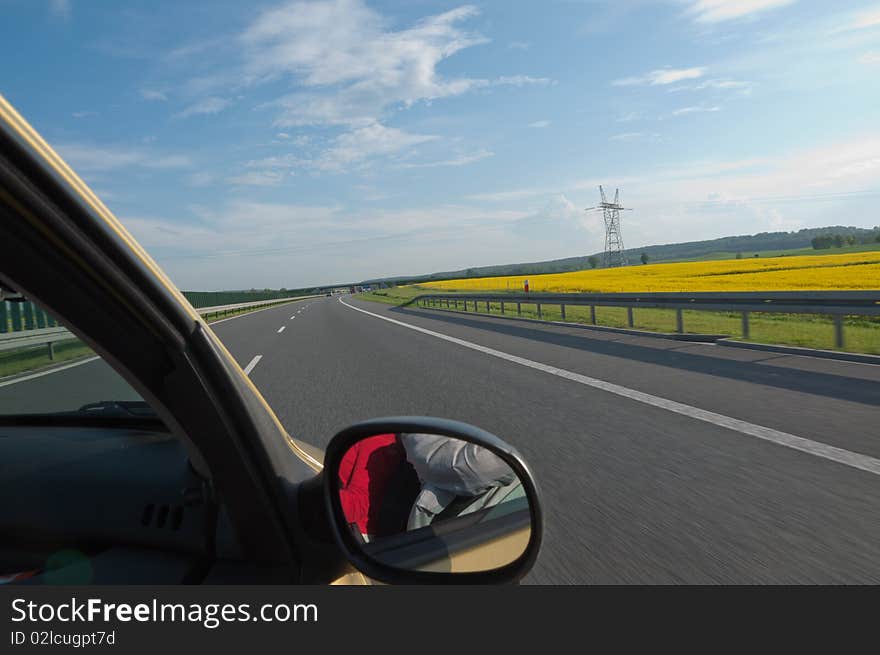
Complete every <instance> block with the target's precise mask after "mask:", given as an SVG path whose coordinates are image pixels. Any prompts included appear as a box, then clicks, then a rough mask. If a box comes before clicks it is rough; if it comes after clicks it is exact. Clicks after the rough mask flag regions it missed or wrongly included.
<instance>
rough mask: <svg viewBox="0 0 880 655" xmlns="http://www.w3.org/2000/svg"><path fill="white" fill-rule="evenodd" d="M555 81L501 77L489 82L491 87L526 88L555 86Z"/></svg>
mask: <svg viewBox="0 0 880 655" xmlns="http://www.w3.org/2000/svg"><path fill="white" fill-rule="evenodd" d="M555 83H556V82H555V80H552V79H550V78H549V77H532V76H530V75H502V76H501V77H499V78H498V79H497V80H494V81H492V82H491V84H493V85H502V86H503V85H509V86H518V87H519V86H527V85H531V84H537V85H545V84H555Z"/></svg>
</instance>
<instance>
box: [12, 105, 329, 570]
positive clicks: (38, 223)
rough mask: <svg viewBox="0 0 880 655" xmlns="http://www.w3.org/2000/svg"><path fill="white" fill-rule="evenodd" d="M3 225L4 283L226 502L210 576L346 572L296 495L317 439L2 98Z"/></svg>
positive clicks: (310, 471)
mask: <svg viewBox="0 0 880 655" xmlns="http://www.w3.org/2000/svg"><path fill="white" fill-rule="evenodd" d="M0 226H2V227H0V262H2V265H0V282H2V285H3V287H4V288H5V289H6V290H7V293H9V294H13V295H15V294H18V295H20V296H22V297H24V298H26V299H27V300H29V301H32V302H33V303H36V304H37V305H38V306H39V307H40V308H41V309H42V310H44V311H46V312H48V313H49V314H50V315H51V316H52V317H53V320H55V321H57V322H58V324H60V325H62V326H64V327H66V328H67V329H68V330H69V331H70V332H71V333H72V334H73V335H75V336H76V337H77V338H78V339H79V340H80V341H81V343H82V344H84V345H85V346H86V347H88V348H89V349H90V350H91V351H93V352H94V353H95V354H96V355H97V356H99V357H100V358H101V359H102V360H103V361H104V362H106V364H107V365H108V366H109V367H110V368H112V370H113V371H115V373H116V374H118V375H119V376H120V378H121V379H122V380H124V382H125V383H126V384H127V385H129V386H130V388H131V389H132V390H133V392H134V393H135V394H136V397H137V398H138V399H142V400H143V401H144V402H145V403H146V405H147V406H148V407H149V408H151V410H152V411H153V412H155V417H156V420H157V422H159V423H161V425H162V426H164V428H165V429H166V430H167V432H168V433H169V434H171V435H173V436H174V437H175V439H176V440H177V442H178V443H179V444H181V446H182V451H181V452H182V453H183V456H184V457H185V458H186V461H187V463H188V466H189V468H190V469H191V470H192V471H193V472H194V474H195V476H196V477H197V479H198V480H200V481H201V482H202V483H203V485H204V490H203V493H204V494H205V499H204V500H205V502H210V503H212V504H213V505H214V507H215V509H216V511H215V512H214V514H213V519H212V521H213V522H214V525H213V527H212V531H213V535H214V536H211V535H210V534H208V535H206V538H207V539H208V541H209V548H208V550H207V551H206V553H205V557H206V560H205V563H204V565H203V573H204V575H203V576H202V577H203V579H204V580H210V581H217V582H222V581H226V580H237V579H240V580H245V581H254V580H258V581H264V582H266V581H277V582H294V581H299V580H306V579H307V580H309V581H313V582H317V581H329V580H332V579H334V578H335V577H337V576H338V575H339V574H341V573H344V571H345V566H344V565H343V563H342V560H341V559H340V558H339V557H338V551H336V550H335V548H334V547H333V546H332V543H331V542H330V541H329V540H322V539H320V538H318V539H317V540H316V539H314V538H313V537H312V536H311V534H310V533H309V532H308V531H307V530H306V529H305V527H304V526H306V524H307V523H308V521H307V520H304V517H303V516H301V512H300V510H301V509H305V511H306V512H307V511H308V510H309V508H298V507H297V502H296V498H297V496H296V490H297V489H298V487H299V485H300V484H301V483H302V482H303V481H305V480H308V479H310V478H312V477H314V475H315V472H316V471H317V470H319V469H320V461H318V458H317V457H316V456H315V454H314V451H312V454H309V453H308V452H306V449H305V448H304V447H303V446H302V445H301V444H299V443H298V442H296V441H295V440H294V439H292V438H291V437H290V435H288V434H287V433H286V431H285V430H284V428H283V427H282V425H281V424H280V422H279V421H278V419H277V418H276V417H275V415H274V414H273V412H272V410H271V409H270V408H269V406H268V405H267V404H266V402H265V400H264V399H263V398H262V396H261V395H260V393H259V392H258V391H257V389H256V388H255V387H254V385H253V384H252V383H251V381H250V380H249V379H248V378H247V376H246V375H244V373H243V372H242V370H241V368H240V367H239V365H238V364H237V363H236V362H235V360H234V359H233V358H232V356H231V355H230V354H229V353H228V351H227V350H226V349H225V348H224V346H223V344H222V343H221V342H220V341H219V339H218V338H217V337H216V336H215V335H214V333H213V332H212V331H211V329H210V328H209V327H208V326H207V324H206V323H205V321H204V320H202V318H201V317H200V316H199V315H198V313H196V312H195V311H194V310H193V308H192V307H191V306H190V305H189V303H188V302H187V301H186V300H185V299H184V298H183V296H182V295H181V294H180V292H179V291H178V290H177V289H176V288H175V287H174V285H173V284H171V282H170V281H169V280H168V278H167V277H166V276H165V275H164V273H162V271H161V270H160V269H159V267H158V266H157V265H156V264H155V262H153V261H152V259H151V258H150V257H149V256H148V255H147V254H146V252H145V251H144V250H143V249H142V248H141V247H140V246H139V245H138V244H137V242H136V241H135V240H134V239H133V238H132V236H131V235H130V234H129V233H128V232H127V231H126V230H125V228H124V227H123V226H122V225H121V224H120V223H119V221H118V220H117V219H116V218H115V217H114V216H113V215H112V214H111V212H110V211H109V210H108V209H107V208H106V207H105V206H104V204H103V203H102V202H101V201H100V200H99V199H98V198H97V196H95V194H94V193H93V192H92V191H91V190H90V189H89V188H88V187H87V186H86V185H85V184H84V183H83V182H82V180H80V179H79V178H78V177H77V176H76V174H75V173H74V172H73V171H72V170H71V169H70V168H69V167H68V166H67V165H66V164H65V163H64V162H63V161H62V160H61V159H60V158H59V157H58V155H57V154H55V153H54V151H52V149H51V148H50V147H49V146H48V145H47V144H46V143H45V142H44V141H43V140H42V139H41V138H40V136H39V135H38V134H37V133H36V132H35V131H34V130H33V129H32V128H31V127H30V126H29V125H28V124H27V123H26V122H25V121H24V119H23V118H22V117H21V116H19V115H18V114H17V113H16V112H15V110H14V109H13V108H12V107H11V106H10V105H9V104H8V103H7V102H6V101H5V100H4V99H3V98H2V97H0ZM96 400H99V399H96ZM100 400H106V399H100ZM73 409H75V408H73ZM93 418H96V417H93ZM117 419H118V417H117ZM62 420H63V419H62V418H59V417H58V416H55V417H54V418H53V419H52V421H55V424H56V425H61V422H62ZM67 420H71V419H70V417H68V419H67ZM12 423H15V420H14V419H7V420H6V424H12ZM19 423H21V419H19ZM117 423H118V421H117ZM95 425H97V423H95V422H94V421H93V428H94V429H98V428H97V427H95ZM30 427H31V428H33V427H34V425H33V424H32V425H31V426H30ZM98 427H100V426H98ZM157 475H159V473H158V472H157ZM104 491H106V490H104ZM179 491H180V493H183V494H185V493H187V490H186V489H181V490H179ZM7 502H8V501H7ZM110 520H111V521H115V520H116V518H115V517H110ZM0 529H2V526H0ZM56 536H57V535H56ZM119 537H120V540H121V541H123V542H124V541H125V535H124V534H122V533H120V535H119ZM227 537H228V538H227ZM307 562H310V563H308V564H307ZM267 572H270V573H267ZM0 573H2V571H0Z"/></svg>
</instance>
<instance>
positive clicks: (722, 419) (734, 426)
mask: <svg viewBox="0 0 880 655" xmlns="http://www.w3.org/2000/svg"><path fill="white" fill-rule="evenodd" d="M339 302H341V303H342V304H343V305H345V306H346V307H348V308H349V309H353V310H355V311H356V312H361V313H362V314H367V315H368V316H373V317H375V318H379V319H382V320H383V321H388V322H389V323H394V324H395V325H400V326H402V327H405V328H409V329H410V330H415V331H416V332H421V333H422V334H427V335H430V336H432V337H436V338H438V339H443V340H444V341H449V342H450V343H454V344H457V345H459V346H463V347H465V348H470V349H471V350H476V351H478V352H481V353H485V354H486V355H491V356H492V357H498V358H499V359H504V360H507V361H508V362H513V363H514V364H519V365H521V366H527V367H528V368H532V369H535V370H537V371H543V372H544V373H549V374H550V375H555V376H556V377H560V378H565V379H566V380H571V381H572V382H578V383H579V384H583V385H586V386H588V387H593V388H594V389H601V390H602V391H607V392H608V393H613V394H615V395H618V396H623V397H624V398H629V399H630V400H635V401H636V402H640V403H643V404H645V405H651V406H652V407H659V408H660V409H665V410H667V411H670V412H674V413H676V414H681V415H683V416H687V417H690V418H693V419H697V420H698V421H704V422H706V423H712V424H713V425H718V426H720V427H723V428H727V429H729V430H735V431H736V432H740V433H742V434H745V435H748V436H750V437H756V438H758V439H763V440H764V441H770V442H772V443H775V444H778V445H780V446H785V447H786V448H792V449H794V450H799V451H801V452H804V453H808V454H810V455H814V456H816V457H821V458H823V459H827V460H831V461H832V462H837V463H838V464H844V465H845V466H850V467H852V468H855V469H859V470H861V471H867V472H868V473H873V474H874V475H880V459H877V458H875V457H870V456H868V455H862V454H861V453H854V452H852V451H850V450H845V449H843V448H837V447H836V446H830V445H828V444H825V443H821V442H819V441H813V440H812V439H806V438H804V437H798V436H797V435H794V434H789V433H788V432H781V431H780V430H774V429H773V428H768V427H765V426H763V425H756V424H754V423H749V422H748V421H741V420H739V419H736V418H731V417H730V416H725V415H723V414H716V413H715V412H710V411H708V410H705V409H700V408H698V407H692V406H690V405H685V404H684V403H679V402H676V401H674V400H668V399H666V398H661V397H659V396H654V395H651V394H649V393H644V392H642V391H636V390H635V389H630V388H628V387H623V386H620V385H618V384H613V383H611V382H605V381H604V380H599V379H597V378H591V377H589V376H586V375H581V374H580V373H574V372H572V371H567V370H565V369H561V368H556V367H555V366H548V365H547V364H542V363H541V362H536V361H534V360H531V359H526V358H525V357H518V356H517V355H511V354H509V353H505V352H502V351H500V350H495V349H494V348H488V347H486V346H481V345H480V344H477V343H473V342H470V341H465V340H464V339H458V338H456V337H451V336H449V335H446V334H443V333H441V332H435V331H433V330H428V329H426V328H423V327H418V326H416V325H410V324H409V323H404V322H403V321H398V320H396V319H393V318H389V317H387V316H382V315H380V314H374V313H373V312H368V311H367V310H365V309H360V308H359V307H354V306H352V305H349V304H348V303H347V302H345V301H343V300H342V298H340V299H339Z"/></svg>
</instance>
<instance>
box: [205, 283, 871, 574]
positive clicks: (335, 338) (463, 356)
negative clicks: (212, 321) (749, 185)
mask: <svg viewBox="0 0 880 655" xmlns="http://www.w3.org/2000/svg"><path fill="white" fill-rule="evenodd" d="M350 302H352V304H353V305H355V306H358V307H362V308H365V309H367V310H369V311H371V312H373V313H378V314H382V315H387V316H391V317H394V318H395V319H398V320H403V321H405V322H409V323H412V324H418V325H421V326H425V327H428V328H430V329H434V330H437V331H439V332H444V333H447V334H454V335H455V336H458V337H460V338H463V339H469V340H470V341H473V342H477V343H483V344H486V345H492V346H493V347H498V348H499V349H500V350H505V351H507V352H511V353H512V354H517V353H527V355H525V354H524V355H521V356H529V358H530V359H533V360H537V361H544V362H547V363H551V364H553V365H555V366H559V367H560V368H566V369H580V370H586V371H589V374H591V375H593V376H594V377H608V378H609V379H611V378H614V380H615V381H618V382H620V383H621V384H623V383H624V381H627V382H629V383H631V384H633V385H635V384H640V385H642V388H644V389H646V390H647V391H649V392H654V393H658V392H661V393H666V395H675V394H693V395H689V396H688V395H678V398H688V399H689V400H690V401H691V402H692V403H693V404H695V405H697V406H700V404H703V405H708V406H707V407H706V408H707V409H711V410H714V411H721V408H726V409H728V410H729V411H728V413H729V414H733V415H734V416H736V417H737V418H743V419H744V420H752V421H755V420H757V419H759V418H768V419H773V420H774V421H775V425H774V427H775V426H776V425H778V426H779V428H778V429H785V430H788V431H789V432H796V433H797V431H807V430H808V429H811V430H812V432H810V436H811V438H821V437H823V436H824V435H823V434H822V430H821V429H819V430H815V429H813V426H812V425H811V421H810V420H807V421H803V420H801V419H799V418H798V416H799V412H798V411H797V409H798V408H800V409H801V410H802V411H807V410H808V408H810V407H812V406H814V405H815V404H816V403H819V404H821V405H822V406H823V407H824V408H825V409H826V410H827V411H837V412H839V413H838V414H837V416H838V419H839V421H843V422H845V424H846V426H847V427H848V431H849V432H851V433H853V438H852V439H847V440H845V441H841V442H840V443H842V444H844V445H845V446H846V447H850V448H855V447H856V446H861V445H871V444H870V439H865V438H863V436H860V435H856V434H855V433H856V432H857V431H858V430H860V429H864V428H866V425H865V424H863V423H862V421H865V420H867V421H873V424H874V425H876V419H877V418H880V417H878V414H877V407H876V405H872V404H871V398H872V397H871V396H861V397H860V400H858V401H851V400H844V399H842V398H840V396H841V395H842V394H841V393H840V391H839V389H838V386H839V385H838V386H835V385H833V384H830V383H829V384H827V385H825V383H824V382H823V383H822V384H823V385H825V386H822V385H818V384H817V382H816V381H815V380H810V381H808V382H809V384H808V386H806V387H804V386H803V385H802V386H801V387H800V388H790V387H792V386H793V385H792V384H784V385H783V384H781V383H780V381H779V378H778V377H774V376H773V375H769V376H768V377H767V378H766V380H765V381H759V380H758V379H750V378H746V379H743V376H742V375H740V376H739V377H735V376H734V375H733V374H731V373H730V372H729V371H728V369H727V368H725V367H724V364H723V363H722V364H719V363H718V362H704V361H703V360H702V359H696V360H688V359H685V358H684V356H685V355H689V353H687V352H685V353H669V352H666V350H665V349H663V348H660V347H659V345H660V344H657V346H654V345H651V344H639V343H632V344H628V343H624V342H617V341H614V342H612V341H610V340H609V342H608V343H603V342H601V341H600V339H598V338H590V339H588V340H587V341H586V342H577V343H576V342H569V341H563V340H560V338H561V337H566V338H583V337H572V335H570V334H566V333H565V331H566V330H577V328H558V330H559V331H560V334H557V333H556V332H555V330H556V328H554V329H548V331H549V332H550V333H551V334H550V337H551V338H549V339H544V340H543V341H542V340H541V339H538V338H535V337H534V335H533V334H526V333H520V334H511V333H510V329H511V328H512V327H513V325H510V323H505V322H504V321H500V320H497V319H496V320H493V319H487V318H482V319H476V318H474V317H464V318H465V319H467V321H476V322H482V321H486V322H487V323H495V324H498V323H505V325H504V326H503V327H502V329H500V330H498V329H496V330H493V329H490V328H487V327H485V326H483V325H474V324H468V323H466V322H465V323H462V324H456V323H455V322H454V321H450V320H449V318H450V317H448V316H447V317H441V316H435V315H433V313H427V312H425V313H421V312H407V311H406V310H403V311H401V310H397V309H393V308H389V307H385V306H382V305H377V304H373V303H359V302H358V301H357V300H351V301H350ZM288 316H289V314H288ZM283 318H284V317H283V312H282V311H281V310H280V308H279V309H273V310H266V311H265V312H261V313H260V314H258V315H254V316H250V317H247V316H246V317H243V318H241V319H237V320H235V321H230V322H228V323H226V324H221V325H218V326H216V329H217V331H218V334H220V336H221V338H222V339H223V340H224V342H226V343H227V345H228V346H229V347H230V348H231V350H232V351H233V353H235V354H236V356H237V357H239V361H241V362H243V364H246V363H247V362H248V361H250V360H251V358H252V357H253V356H254V355H256V354H262V355H263V357H262V359H261V360H260V362H259V365H257V366H256V368H254V369H253V371H252V373H251V377H252V378H253V379H254V381H255V382H256V384H257V385H258V386H259V387H260V389H261V390H262V391H263V393H264V394H265V395H266V397H267V399H268V400H269V402H270V403H271V404H272V406H273V407H274V408H275V410H276V411H277V412H278V414H279V416H280V418H281V420H282V421H283V422H284V424H285V426H286V427H287V428H288V430H290V431H291V432H292V433H294V434H295V435H297V436H299V437H301V438H303V439H305V440H307V441H312V442H313V443H316V444H317V445H324V444H326V442H327V440H328V439H329V438H330V436H332V434H333V433H334V432H335V431H336V430H338V429H339V428H341V427H344V426H345V425H346V424H348V423H350V422H352V421H355V420H360V419H364V418H369V417H373V416H378V415H387V414H433V415H438V416H446V417H452V418H457V419H460V420H464V421H468V422H471V423H474V424H477V425H480V426H482V427H484V428H486V429H488V430H490V431H492V432H495V433H497V434H499V435H500V436H502V437H503V438H505V439H507V440H508V441H510V442H511V443H513V444H514V445H515V446H516V447H517V448H519V449H520V450H521V451H522V452H523V453H524V454H525V456H526V457H527V458H528V460H529V462H530V463H531V464H532V466H533V468H534V470H535V472H536V474H537V476H538V479H539V481H540V483H541V486H542V488H543V491H544V498H545V506H546V509H547V528H546V541H545V547H544V550H543V552H542V556H541V558H540V559H539V562H538V565H537V566H536V568H535V570H534V571H533V573H532V574H531V575H530V576H529V580H530V581H533V582H549V583H567V582H584V583H593V582H831V581H835V582H842V581H846V582H855V581H877V580H880V546H878V544H880V519H878V518H877V517H878V516H880V514H878V510H880V479H878V476H876V475H872V474H870V473H866V472H863V471H859V470H856V469H853V468H850V467H847V466H843V465H841V464H838V463H835V462H830V461H827V460H824V459H822V458H819V457H815V456H812V455H808V454H805V453H802V452H798V451H794V450H791V449H789V448H784V447H781V446H778V445H775V444H772V443H767V442H764V441H761V440H759V439H755V438H752V437H748V436H745V435H743V434H740V433H738V432H736V431H732V430H729V429H725V428H723V427H719V426H716V425H712V424H708V423H706V422H703V421H696V420H694V419H692V418H688V417H686V416H682V415H679V414H675V413H672V412H669V411H665V410H663V409H661V408H658V407H652V406H648V405H645V404H643V403H637V402H634V401H633V400H631V399H628V398H623V397H620V396H617V395H614V394H609V393H607V392H604V391H601V390H599V389H594V388H590V387H585V386H584V385H581V384H576V383H573V382H572V381H570V380H565V379H561V378H559V377H555V376H551V375H548V374H546V373H542V372H540V371H536V370H532V369H529V368H526V367H523V366H520V365H517V364H515V363H513V362H509V361H504V360H500V359H498V358H495V357H490V356H488V355H485V354H483V353H480V352H474V351H473V350H469V349H466V348H462V347H461V346H458V345H456V344H452V343H449V342H445V341H442V340H440V339H437V338H434V337H432V336H430V335H426V334H421V333H418V332H414V331H412V330H409V329H406V328H404V327H401V326H397V325H394V324H390V323H388V322H386V321H382V320H379V319H377V318H375V317H371V316H367V315H364V314H361V313H358V312H355V311H353V310H351V309H348V308H346V307H344V306H342V305H341V304H340V303H338V302H337V301H336V299H322V300H318V301H315V302H314V303H313V304H312V305H311V306H310V307H309V308H308V310H307V311H305V312H304V313H303V315H302V317H301V319H302V320H300V318H296V319H294V320H293V321H289V319H288V323H289V325H288V328H287V329H286V330H285V331H284V332H283V333H282V334H278V333H277V332H276V330H277V328H278V327H280V325H281V321H282V319H283ZM236 324H237V325H236ZM225 326H229V327H225ZM232 326H235V327H234V329H233V328H232ZM273 327H274V329H273ZM525 327H526V328H530V329H531V328H533V327H536V326H525ZM540 329H541V330H543V329H544V328H543V327H542V328H540ZM581 332H586V331H581ZM651 341H652V343H653V342H654V341H656V340H651ZM661 343H662V342H661ZM676 345H677V346H682V344H676ZM612 346H613V347H614V348H615V350H611V351H609V350H607V349H608V348H610V347H612ZM684 347H685V348H687V347H688V346H684ZM646 348H648V349H652V350H650V352H648V353H646V352H645V351H644V349H646ZM517 349H520V350H517ZM718 350H719V351H720V349H718ZM258 351H259V352H258ZM649 354H650V355H651V356H652V357H655V358H656V357H668V358H669V359H655V360H651V359H650V358H649V357H648V355H649ZM762 355H764V356H766V353H763V354H762ZM696 356H697V357H700V358H702V357H705V356H703V355H696ZM724 356H725V357H726V356H727V353H725V354H724ZM680 358H681V359H680ZM689 361H697V362H702V364H704V365H705V366H703V368H700V367H699V366H695V367H693V368H696V369H697V370H691V368H692V367H691V366H689V365H688V362H689ZM718 361H722V362H723V361H725V360H723V359H722V358H721V357H719V358H718ZM726 361H729V360H726ZM746 363H751V364H752V365H754V366H757V365H759V363H758V362H754V361H753V362H746ZM709 364H711V365H712V366H715V367H716V368H707V366H708V365H709ZM737 365H738V366H741V365H743V363H742V362H739V363H737ZM765 365H769V362H767V364H765ZM777 368H782V367H777ZM770 372H771V373H777V374H778V373H781V371H770ZM838 372H840V371H838ZM734 373H735V371H734ZM806 373H807V372H805V371H798V373H797V375H796V376H795V377H799V378H802V379H805V378H803V376H804V375H805V374H806ZM822 374H823V375H827V374H828V373H827V371H822ZM749 375H755V374H754V373H750V374H749ZM852 375H854V374H852V373H850V374H848V375H838V376H837V377H838V378H839V380H838V383H839V384H843V385H849V384H852V382H850V381H849V380H850V379H852V380H858V382H859V384H861V385H865V384H867V385H869V386H870V385H874V384H876V383H875V382H873V381H872V380H871V379H870V375H871V374H870V373H868V372H865V371H863V372H862V373H861V376H862V378H858V377H851V376H852ZM625 376H632V377H633V379H632V380H628V379H627V378H626V377H625ZM866 377H867V378H869V379H864V378H866ZM768 381H769V383H768ZM774 382H775V384H774ZM730 384H735V385H737V388H735V389H729V388H728V385H730ZM691 385H693V386H696V387H698V389H696V390H693V389H687V388H686V387H688V386H691ZM707 389H708V390H707ZM717 389H723V390H726V391H725V392H724V393H725V394H727V395H729V396H730V398H727V397H726V396H725V397H722V396H724V394H721V393H719V392H717V391H716V390H717ZM826 389H828V390H831V392H829V393H823V390H826ZM742 390H745V393H743V394H741V391H742ZM728 391H729V393H728ZM698 392H699V393H698ZM737 397H740V398H741V400H740V402H739V403H736V402H735V399H736V398H737ZM682 402H686V401H684V400H682ZM792 402H794V403H795V404H796V407H795V409H794V411H792V410H791V409H790V408H789V409H786V406H787V405H789V404H791V403H792ZM725 403H726V405H725ZM756 405H760V406H756ZM774 408H775V411H773V410H774ZM851 411H852V412H856V414H855V417H856V418H855V419H852V415H851V414H850V413H849V412H851ZM802 428H803V430H801V429H802ZM837 432H847V431H842V430H837ZM837 437H839V435H835V438H837Z"/></svg>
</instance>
